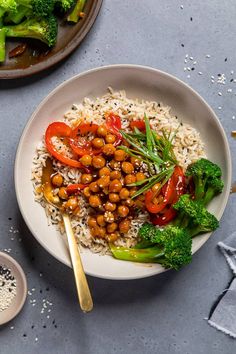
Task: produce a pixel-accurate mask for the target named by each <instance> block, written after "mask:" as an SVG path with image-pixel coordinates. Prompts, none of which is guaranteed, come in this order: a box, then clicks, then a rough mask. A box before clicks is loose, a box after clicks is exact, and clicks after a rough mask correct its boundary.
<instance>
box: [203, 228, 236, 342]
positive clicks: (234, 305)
mask: <svg viewBox="0 0 236 354" xmlns="http://www.w3.org/2000/svg"><path fill="white" fill-rule="evenodd" d="M218 246H219V248H220V250H221V252H222V253H223V255H224V256H225V258H226V261H227V263H228V265H229V267H230V268H231V270H232V271H233V275H234V277H233V279H232V281H231V282H230V285H229V287H228V289H226V290H225V291H224V295H223V296H221V299H220V300H219V302H218V304H217V306H216V307H215V309H214V311H213V312H212V313H211V315H210V317H209V319H208V323H209V324H210V325H211V326H213V327H215V328H216V329H218V330H219V331H222V332H224V333H226V334H228V335H230V336H231V337H233V338H236V232H234V233H233V234H232V235H230V236H229V237H227V238H226V239H225V240H224V242H219V243H218Z"/></svg>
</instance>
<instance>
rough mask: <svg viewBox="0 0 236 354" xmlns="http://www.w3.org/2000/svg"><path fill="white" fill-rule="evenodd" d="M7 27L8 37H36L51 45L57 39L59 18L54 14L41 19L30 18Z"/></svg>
mask: <svg viewBox="0 0 236 354" xmlns="http://www.w3.org/2000/svg"><path fill="white" fill-rule="evenodd" d="M5 29H6V36H7V37H20V38H35V39H38V40H40V41H41V42H44V43H46V44H47V45H48V46H49V47H52V46H54V45H55V43H56V40H57V19H56V18H55V17H54V16H53V15H51V16H49V17H48V18H44V19H41V20H37V19H36V18H29V19H26V20H25V21H24V22H22V23H20V24H18V25H15V26H6V27H5Z"/></svg>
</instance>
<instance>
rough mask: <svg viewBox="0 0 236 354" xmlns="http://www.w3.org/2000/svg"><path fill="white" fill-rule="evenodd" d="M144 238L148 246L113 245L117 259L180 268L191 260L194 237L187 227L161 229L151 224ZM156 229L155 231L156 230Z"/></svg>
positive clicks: (112, 249) (112, 248)
mask: <svg viewBox="0 0 236 354" xmlns="http://www.w3.org/2000/svg"><path fill="white" fill-rule="evenodd" d="M151 228H152V230H151V229H149V230H148V231H151V232H150V233H146V234H145V237H144V240H145V241H146V243H147V244H148V245H149V246H148V247H147V248H142V249H139V248H131V249H130V248H125V247H119V246H114V245H111V252H112V254H113V256H114V257H115V258H117V259H122V260H128V261H133V262H148V263H159V264H162V265H163V266H164V267H165V268H173V269H175V270H179V269H180V268H181V267H182V266H184V265H186V264H188V263H190V262H191V259H192V257H191V246H192V239H191V237H190V235H189V233H188V232H187V230H185V229H181V228H179V227H177V226H167V227H166V228H165V229H164V230H160V229H157V228H155V227H154V226H152V225H151ZM154 229H155V231H154Z"/></svg>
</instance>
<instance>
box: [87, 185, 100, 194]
mask: <svg viewBox="0 0 236 354" xmlns="http://www.w3.org/2000/svg"><path fill="white" fill-rule="evenodd" d="M89 189H90V190H91V192H93V193H97V192H98V191H99V187H98V185H97V182H92V183H90V185H89Z"/></svg>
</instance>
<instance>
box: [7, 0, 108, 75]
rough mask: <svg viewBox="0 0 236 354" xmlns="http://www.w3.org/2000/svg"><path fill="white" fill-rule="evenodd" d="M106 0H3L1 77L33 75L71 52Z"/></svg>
mask: <svg viewBox="0 0 236 354" xmlns="http://www.w3.org/2000/svg"><path fill="white" fill-rule="evenodd" d="M101 4H102V0H95V1H94V0H2V1H1V3H0V79H11V78H19V77H25V76H29V75H32V74H35V73H38V72H40V71H43V70H45V69H47V68H49V67H51V66H53V65H54V64H56V63H58V62H59V61H61V60H62V59H64V58H65V57H66V56H68V55H69V54H70V53H71V52H72V51H73V50H74V49H75V48H76V47H77V46H78V45H79V43H80V42H81V41H82V39H83V38H84V37H85V35H86V34H87V33H88V32H89V30H90V28H91V27H92V25H93V23H94V21H95V19H96V17H97V15H98V12H99V10H100V7H101Z"/></svg>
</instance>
